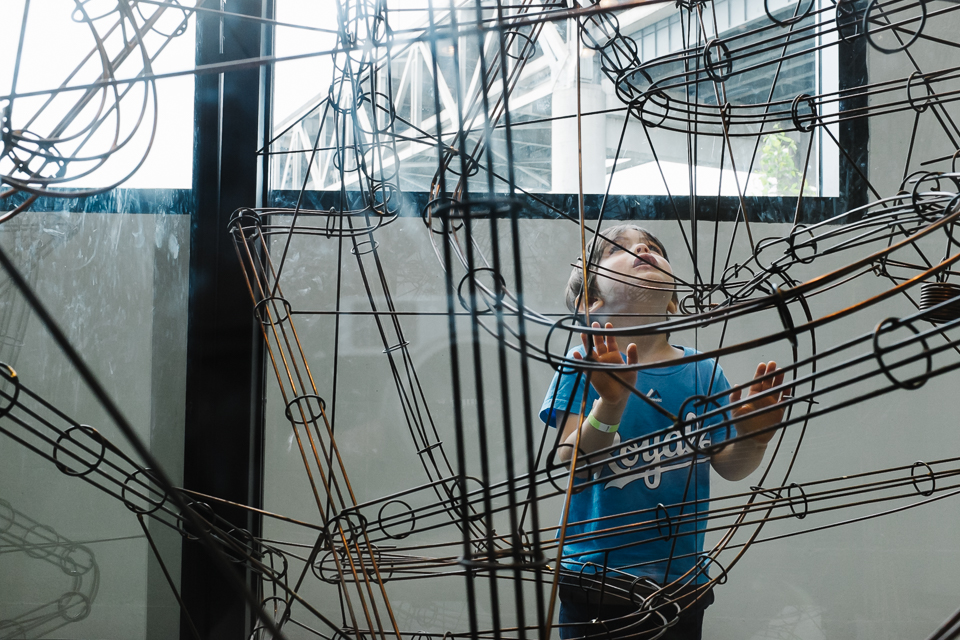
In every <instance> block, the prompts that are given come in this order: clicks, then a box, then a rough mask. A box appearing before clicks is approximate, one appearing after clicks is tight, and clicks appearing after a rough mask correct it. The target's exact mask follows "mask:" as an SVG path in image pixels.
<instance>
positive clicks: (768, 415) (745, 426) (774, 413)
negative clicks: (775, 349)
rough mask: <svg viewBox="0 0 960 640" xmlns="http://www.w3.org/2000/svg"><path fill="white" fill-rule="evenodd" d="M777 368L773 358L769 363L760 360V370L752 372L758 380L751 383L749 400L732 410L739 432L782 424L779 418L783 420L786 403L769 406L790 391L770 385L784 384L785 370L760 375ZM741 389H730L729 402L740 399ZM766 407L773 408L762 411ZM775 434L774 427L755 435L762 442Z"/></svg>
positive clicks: (745, 433) (758, 366)
mask: <svg viewBox="0 0 960 640" xmlns="http://www.w3.org/2000/svg"><path fill="white" fill-rule="evenodd" d="M775 371H777V363H776V362H772V361H771V362H767V363H766V364H764V363H763V362H761V363H760V364H759V365H757V372H756V373H755V374H754V376H753V377H754V380H755V382H754V383H753V384H752V385H750V393H749V394H748V395H747V400H746V402H744V403H743V404H742V405H740V406H739V407H737V408H735V409H733V411H732V412H731V413H732V414H733V419H734V421H735V422H736V424H737V434H738V435H744V436H746V435H750V434H751V433H756V432H757V431H761V430H762V429H766V428H768V427H772V426H774V425H778V424H780V421H781V420H783V412H784V407H783V406H778V407H776V408H773V409H770V407H773V406H774V405H779V404H780V403H781V402H782V401H783V398H784V396H785V395H786V394H787V392H786V390H785V389H780V390H779V391H773V392H770V389H773V388H774V387H779V386H780V385H781V384H783V373H782V372H778V373H777V374H776V375H774V376H772V377H770V378H767V379H765V380H758V378H762V377H763V376H766V375H769V374H772V373H774V372H775ZM741 392H742V389H737V390H736V391H732V392H730V402H731V403H734V402H738V401H739V400H740V396H741ZM764 409H770V410H769V411H765V412H763V413H759V412H761V411H763V410H764ZM751 414H753V415H751ZM773 434H774V430H773V429H771V430H770V431H767V432H765V433H760V434H757V435H756V436H755V437H754V439H755V440H756V441H757V442H759V443H760V444H766V443H767V442H769V441H770V439H771V438H772V437H773Z"/></svg>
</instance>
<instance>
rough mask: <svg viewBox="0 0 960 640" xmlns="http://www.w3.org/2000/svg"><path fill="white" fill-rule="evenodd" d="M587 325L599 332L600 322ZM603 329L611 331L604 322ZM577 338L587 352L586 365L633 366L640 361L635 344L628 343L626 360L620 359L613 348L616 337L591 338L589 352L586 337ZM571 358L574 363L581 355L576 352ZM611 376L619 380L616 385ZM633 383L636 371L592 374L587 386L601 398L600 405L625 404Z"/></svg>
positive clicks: (609, 325) (583, 335)
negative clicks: (598, 363)
mask: <svg viewBox="0 0 960 640" xmlns="http://www.w3.org/2000/svg"><path fill="white" fill-rule="evenodd" d="M591 326H592V327H593V328H594V329H599V328H600V323H599V322H594V323H593V324H592V325H591ZM604 328H605V329H613V325H612V324H610V323H609V322H608V323H607V324H606V326H605V327H604ZM580 339H581V340H583V348H584V350H585V351H586V352H587V354H588V355H587V360H588V361H590V362H600V363H603V364H610V365H618V364H637V363H638V362H640V357H639V355H638V353H637V345H636V344H634V343H632V342H631V343H630V344H628V345H627V351H626V353H627V361H626V363H624V361H623V356H622V355H621V354H620V347H619V346H618V345H617V338H616V336H612V335H610V336H603V335H599V334H596V335H594V336H593V340H592V347H593V348H592V349H591V338H590V336H588V335H587V334H585V333H581V334H580ZM573 357H574V358H575V359H577V360H583V356H582V355H580V353H578V352H574V354H573ZM615 377H616V378H619V379H620V380H621V381H622V382H617V380H616V379H615ZM636 383H637V372H636V371H618V372H616V373H600V372H593V373H591V375H590V384H592V385H593V388H594V389H596V390H597V393H599V394H600V397H601V398H603V400H604V402H608V403H611V404H614V405H625V404H626V403H627V400H629V399H630V389H631V388H633V386H634V385H635V384H636Z"/></svg>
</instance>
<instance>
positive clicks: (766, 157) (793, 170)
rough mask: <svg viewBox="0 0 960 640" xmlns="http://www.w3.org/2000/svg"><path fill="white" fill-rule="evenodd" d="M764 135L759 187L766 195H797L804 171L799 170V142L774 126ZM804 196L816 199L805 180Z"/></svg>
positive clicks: (812, 188)
mask: <svg viewBox="0 0 960 640" xmlns="http://www.w3.org/2000/svg"><path fill="white" fill-rule="evenodd" d="M775 129H776V130H775V132H774V133H769V134H767V135H766V136H764V139H763V147H762V148H761V149H760V174H759V177H760V188H761V192H762V194H763V195H765V196H797V195H799V194H800V180H801V178H802V177H803V171H801V170H800V169H798V168H797V142H796V140H794V139H793V138H791V137H790V136H788V135H787V134H786V133H784V132H783V131H781V130H780V127H779V126H776V127H775ZM803 195H805V196H815V195H817V190H816V189H815V188H814V187H813V185H811V184H810V183H809V182H807V181H806V180H804V181H803Z"/></svg>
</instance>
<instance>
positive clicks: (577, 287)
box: [566, 223, 679, 313]
mask: <svg viewBox="0 0 960 640" xmlns="http://www.w3.org/2000/svg"><path fill="white" fill-rule="evenodd" d="M624 231H638V232H640V233H641V234H643V235H644V236H645V237H646V238H647V239H648V240H650V242H652V243H653V244H655V245H656V246H657V248H658V249H659V250H660V252H661V253H662V254H663V257H664V259H665V260H667V262H669V261H670V258H669V257H667V248H666V247H664V246H663V243H662V242H660V239H659V238H657V236H655V235H653V234H652V233H650V232H649V231H647V230H646V229H644V228H643V227H641V226H638V225H635V224H630V223H623V224H618V225H616V226H613V227H610V228H608V229H605V230H604V231H602V232H600V234H598V235H597V238H596V240H595V241H593V242H591V243H590V244H589V245H587V260H588V262H587V296H588V299H589V300H596V299H597V298H599V297H600V288H599V287H597V273H596V265H597V264H598V263H599V262H600V258H602V257H603V254H604V253H605V252H606V251H607V249H608V248H609V247H611V246H613V244H614V243H613V242H611V241H610V240H608V239H607V238H611V239H613V240H616V239H617V236H619V235H620V234H621V233H623V232H624ZM582 295H583V265H582V264H581V258H577V263H576V264H575V265H574V267H573V271H572V272H571V273H570V280H568V281H567V291H566V303H567V308H568V309H570V311H571V312H573V313H579V312H578V310H577V307H578V306H579V302H580V298H581V296H582ZM672 301H673V303H674V304H676V305H677V306H679V300H678V299H677V292H676V291H674V292H673V298H672Z"/></svg>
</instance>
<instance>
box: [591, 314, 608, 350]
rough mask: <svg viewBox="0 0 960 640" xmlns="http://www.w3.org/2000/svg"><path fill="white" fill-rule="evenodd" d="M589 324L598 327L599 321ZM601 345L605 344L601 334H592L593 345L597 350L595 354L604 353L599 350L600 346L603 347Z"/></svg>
mask: <svg viewBox="0 0 960 640" xmlns="http://www.w3.org/2000/svg"><path fill="white" fill-rule="evenodd" d="M591 326H592V327H593V328H594V329H599V328H600V323H599V322H594V323H593V324H592V325H591ZM603 346H605V345H604V344H603V336H602V335H600V334H599V333H595V334H593V347H594V348H595V349H596V350H597V355H600V354H601V353H604V352H602V351H600V347H603Z"/></svg>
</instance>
